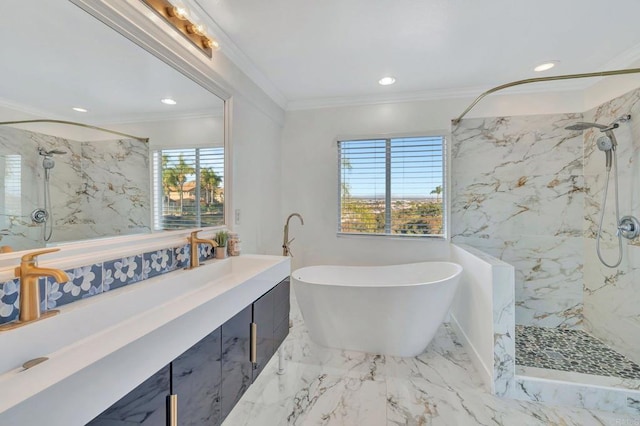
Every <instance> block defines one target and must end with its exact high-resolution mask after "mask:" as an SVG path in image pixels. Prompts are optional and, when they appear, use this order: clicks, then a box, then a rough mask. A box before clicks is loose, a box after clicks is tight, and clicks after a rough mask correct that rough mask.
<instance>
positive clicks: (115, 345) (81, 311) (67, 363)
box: [0, 255, 290, 425]
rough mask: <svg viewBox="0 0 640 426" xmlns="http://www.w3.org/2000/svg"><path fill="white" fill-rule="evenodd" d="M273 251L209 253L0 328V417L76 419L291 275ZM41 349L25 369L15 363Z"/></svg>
mask: <svg viewBox="0 0 640 426" xmlns="http://www.w3.org/2000/svg"><path fill="white" fill-rule="evenodd" d="M289 271H290V260H289V258H286V257H281V256H265V255H242V256H239V257H231V258H228V259H224V260H215V261H214V260H212V261H209V262H208V263H206V264H204V265H203V266H201V267H199V268H196V269H193V270H181V271H175V272H172V273H169V274H165V275H161V276H158V277H155V278H151V279H148V280H145V281H142V282H140V283H137V284H134V285H130V286H127V287H123V288H121V289H118V290H113V291H110V292H107V293H104V294H101V295H98V296H95V297H93V298H90V299H86V300H82V301H80V302H76V303H73V304H71V305H66V306H63V307H62V308H60V311H61V313H60V314H59V315H57V316H55V317H52V318H48V319H46V320H43V321H40V322H37V323H33V324H29V325H27V326H24V327H22V328H18V329H14V330H11V331H7V332H3V333H0V351H2V356H1V357H0V424H54V425H56V424H60V425H69V424H84V423H86V422H88V421H89V420H91V419H92V418H93V417H95V416H96V415H97V414H99V413H100V412H102V410H104V409H105V408H106V407H108V406H109V405H110V404H111V403H113V402H114V401H116V400H117V399H119V398H120V397H122V396H123V395H125V394H126V393H127V392H128V391H129V390H131V389H132V388H133V387H135V386H137V385H138V384H140V383H142V382H143V381H144V380H145V379H146V378H147V377H149V376H151V375H152V374H153V373H155V372H156V371H157V370H159V369H160V368H161V367H163V366H165V365H166V364H168V363H169V362H170V361H172V360H173V359H174V358H176V357H177V356H179V355H180V354H181V353H182V352H184V351H185V350H187V349H188V348H190V347H191V346H192V345H194V344H195V343H196V342H198V341H199V340H200V339H202V338H203V337H205V336H206V335H207V334H208V333H210V332H211V331H212V330H215V329H216V328H217V327H219V326H220V325H222V324H223V323H224V322H225V321H227V320H228V319H229V318H231V317H232V316H233V315H235V314H236V313H237V312H239V311H240V310H242V309H243V308H244V307H246V306H247V305H249V304H251V303H252V302H253V301H254V300H256V299H257V298H258V297H260V296H261V295H262V294H264V293H265V292H267V291H268V290H270V289H271V288H272V287H274V286H275V285H276V284H277V283H278V282H280V281H281V280H282V279H284V278H286V277H287V276H288V275H289ZM43 356H44V357H48V358H49V359H48V360H47V361H45V362H43V363H41V364H39V365H37V366H35V367H32V368H31V369H29V370H24V369H23V368H22V367H21V365H22V364H23V363H24V362H25V361H28V360H31V359H34V358H37V357H43Z"/></svg>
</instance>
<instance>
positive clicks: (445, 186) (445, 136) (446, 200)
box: [334, 130, 451, 241]
mask: <svg viewBox="0 0 640 426" xmlns="http://www.w3.org/2000/svg"><path fill="white" fill-rule="evenodd" d="M434 137H441V138H442V233H441V234H400V233H397V234H393V233H365V232H344V231H342V229H341V228H342V153H341V148H340V144H341V143H342V142H357V141H369V140H392V139H403V138H434ZM450 137H451V135H450V133H449V131H446V130H440V131H428V132H417V133H392V134H373V135H359V136H339V137H337V138H335V140H334V143H335V147H336V156H337V162H336V165H337V173H336V174H337V185H336V188H337V198H338V199H337V203H336V204H337V215H336V219H337V220H336V235H337V236H338V237H347V238H385V239H407V238H408V239H431V240H447V241H448V240H450V229H449V228H450V196H449V194H450V191H451V190H450V188H449V182H451V179H450V178H451V176H450V170H449V159H450V157H451V152H450V144H449V140H450ZM387 162H388V161H387ZM387 172H388V169H387V170H385V180H386V184H387V185H389V184H390V183H391V180H390V179H386V173H387ZM389 201H390V200H387V199H386V195H385V204H386V203H388V202H389ZM385 214H388V213H387V212H385ZM385 222H386V221H385Z"/></svg>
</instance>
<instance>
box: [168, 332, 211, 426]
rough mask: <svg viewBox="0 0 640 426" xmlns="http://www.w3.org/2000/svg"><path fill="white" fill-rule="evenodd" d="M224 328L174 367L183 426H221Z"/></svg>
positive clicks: (173, 383)
mask: <svg viewBox="0 0 640 426" xmlns="http://www.w3.org/2000/svg"><path fill="white" fill-rule="evenodd" d="M220 355H221V335H220V328H218V329H217V330H215V331H214V332H213V333H211V334H209V335H208V336H207V337H205V338H204V339H202V340H200V341H199V342H198V343H196V344H195V345H193V346H192V347H191V348H190V349H189V350H187V351H186V352H185V353H183V354H182V355H180V356H179V357H178V358H176V359H175V360H173V362H172V363H171V393H173V394H176V395H178V424H179V425H180V426H200V425H218V424H220V423H221V422H222V420H221V418H220V379H221V365H222V362H221V357H220Z"/></svg>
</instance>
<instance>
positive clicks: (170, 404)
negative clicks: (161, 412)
mask: <svg viewBox="0 0 640 426" xmlns="http://www.w3.org/2000/svg"><path fill="white" fill-rule="evenodd" d="M167 425H169V426H178V395H175V394H173V395H169V396H167Z"/></svg>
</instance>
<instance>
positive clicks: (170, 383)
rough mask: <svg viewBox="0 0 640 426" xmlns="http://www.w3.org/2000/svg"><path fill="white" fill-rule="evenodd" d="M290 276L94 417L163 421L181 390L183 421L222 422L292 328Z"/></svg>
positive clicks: (114, 424)
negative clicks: (169, 406) (173, 396)
mask: <svg viewBox="0 0 640 426" xmlns="http://www.w3.org/2000/svg"><path fill="white" fill-rule="evenodd" d="M289 291H290V289H289V279H288V278H287V279H285V280H283V281H282V282H280V283H279V284H278V285H276V286H275V287H274V288H272V289H271V290H269V291H268V292H267V293H265V294H263V295H262V296H261V297H260V298H259V299H257V300H256V301H255V302H253V303H252V304H250V305H249V306H247V307H246V308H244V309H243V310H242V311H240V312H238V313H237V314H236V315H235V316H233V318H231V319H230V320H228V321H227V322H225V323H224V324H222V326H221V327H219V328H218V329H216V330H214V331H213V332H212V333H210V334H209V335H207V336H206V337H205V338H203V339H202V340H200V341H199V342H198V343H196V344H195V345H193V346H192V347H191V348H189V349H188V350H187V351H185V352H184V353H183V354H182V355H180V356H179V357H178V358H176V359H174V360H173V361H172V362H171V364H169V365H167V366H166V367H164V368H163V369H162V370H160V371H158V372H157V373H156V374H154V375H153V376H152V377H150V378H149V379H147V380H146V381H145V382H144V383H142V384H141V385H140V386H138V387H137V388H135V389H134V390H132V391H131V392H129V393H128V394H127V395H126V396H124V397H123V398H122V399H120V400H119V401H118V402H116V403H115V404H113V405H112V406H111V407H109V408H108V409H107V410H105V411H104V412H103V413H102V414H100V415H99V416H98V417H96V418H95V419H94V420H92V421H91V422H90V423H89V425H91V426H131V425H146V426H163V425H167V424H170V423H169V422H168V421H167V405H168V404H167V396H169V395H177V404H178V407H177V415H178V425H180V426H195V425H216V426H217V425H220V424H221V423H222V421H223V420H224V419H225V418H226V417H227V415H228V414H229V413H230V412H231V410H232V409H233V407H234V406H235V405H236V403H237V402H238V400H240V398H241V397H242V395H243V394H244V392H245V391H246V390H247V389H248V388H249V386H250V385H251V383H253V381H254V380H255V379H256V378H257V377H258V375H259V374H260V372H262V370H263V369H264V367H265V365H266V364H267V363H268V362H269V360H270V359H271V358H272V356H273V354H274V353H275V352H276V351H277V349H278V347H279V346H280V344H281V343H282V341H283V340H284V339H285V337H286V336H287V334H288V333H289Z"/></svg>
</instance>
